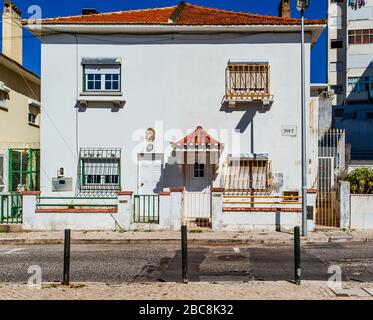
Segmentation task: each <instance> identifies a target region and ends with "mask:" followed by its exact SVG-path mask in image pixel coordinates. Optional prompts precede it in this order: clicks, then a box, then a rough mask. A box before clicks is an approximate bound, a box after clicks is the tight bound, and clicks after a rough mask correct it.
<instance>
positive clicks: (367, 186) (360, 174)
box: [344, 168, 373, 194]
mask: <svg viewBox="0 0 373 320" xmlns="http://www.w3.org/2000/svg"><path fill="white" fill-rule="evenodd" d="M344 180H347V181H350V184H351V193H353V194H373V169H372V168H357V169H354V170H353V171H351V172H350V173H348V174H346V175H345V176H344Z"/></svg>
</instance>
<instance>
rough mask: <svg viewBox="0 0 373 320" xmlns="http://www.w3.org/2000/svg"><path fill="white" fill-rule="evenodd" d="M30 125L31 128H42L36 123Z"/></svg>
mask: <svg viewBox="0 0 373 320" xmlns="http://www.w3.org/2000/svg"><path fill="white" fill-rule="evenodd" d="M28 124H29V126H31V127H35V128H40V125H38V124H36V123H32V122H29V123H28Z"/></svg>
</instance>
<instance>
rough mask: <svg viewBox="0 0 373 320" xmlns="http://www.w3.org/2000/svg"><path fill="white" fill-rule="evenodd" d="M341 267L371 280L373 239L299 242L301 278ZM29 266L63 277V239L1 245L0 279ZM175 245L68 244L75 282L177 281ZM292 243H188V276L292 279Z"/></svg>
mask: <svg viewBox="0 0 373 320" xmlns="http://www.w3.org/2000/svg"><path fill="white" fill-rule="evenodd" d="M331 265H337V266H339V267H341V270H342V276H343V279H345V280H353V281H369V282H373V243H344V244H340V243H329V244H322V245H321V244H320V245H306V246H303V248H302V278H303V279H305V280H328V278H329V277H330V276H331V275H330V274H328V268H329V266H331ZM30 266H40V268H41V271H42V280H43V281H45V282H53V281H61V280H62V270H63V246H62V245H44V246H40V245H28V246H27V245H23V246H0V282H22V283H24V282H27V280H28V278H29V277H30V274H28V270H29V267H30ZM180 274H181V254H180V251H179V246H178V245H128V244H127V245H72V247H71V276H70V280H71V281H74V282H104V283H111V284H113V283H114V284H115V283H121V282H131V281H142V282H143V281H180ZM293 276H294V260H293V247H291V246H273V245H272V246H264V245H263V246H255V247H240V248H237V247H235V246H225V247H189V280H190V281H235V280H237V281H250V280H263V281H266V280H274V281H275V280H292V279H293Z"/></svg>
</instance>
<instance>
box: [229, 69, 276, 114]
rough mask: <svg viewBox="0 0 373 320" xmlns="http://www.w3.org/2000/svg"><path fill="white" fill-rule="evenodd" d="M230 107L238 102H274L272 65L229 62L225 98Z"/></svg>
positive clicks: (267, 103) (265, 103) (264, 103)
mask: <svg viewBox="0 0 373 320" xmlns="http://www.w3.org/2000/svg"><path fill="white" fill-rule="evenodd" d="M224 100H225V101H227V102H229V105H230V106H233V107H234V106H235V104H236V102H261V103H263V105H269V104H270V103H271V102H273V96H272V95H271V93H270V65H269V64H268V63H265V62H261V63H259V62H258V63H232V62H229V64H228V66H227V68H226V72H225V97H224Z"/></svg>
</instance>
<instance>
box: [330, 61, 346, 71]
mask: <svg viewBox="0 0 373 320" xmlns="http://www.w3.org/2000/svg"><path fill="white" fill-rule="evenodd" d="M329 71H330V72H341V71H343V64H342V62H340V61H337V62H330V65H329Z"/></svg>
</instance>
